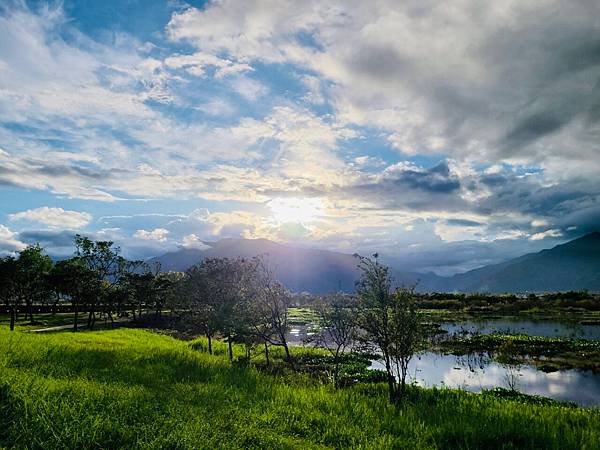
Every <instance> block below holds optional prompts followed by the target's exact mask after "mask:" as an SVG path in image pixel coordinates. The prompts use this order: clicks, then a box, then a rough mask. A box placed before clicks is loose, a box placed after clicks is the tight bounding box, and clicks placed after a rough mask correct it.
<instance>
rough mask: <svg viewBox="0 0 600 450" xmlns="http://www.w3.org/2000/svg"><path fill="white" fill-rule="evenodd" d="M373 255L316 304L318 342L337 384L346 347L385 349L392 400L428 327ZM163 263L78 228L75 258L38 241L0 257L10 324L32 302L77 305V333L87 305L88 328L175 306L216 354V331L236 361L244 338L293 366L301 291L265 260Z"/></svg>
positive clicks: (173, 314)
mask: <svg viewBox="0 0 600 450" xmlns="http://www.w3.org/2000/svg"><path fill="white" fill-rule="evenodd" d="M374 256H375V258H374V259H370V258H364V257H358V258H359V259H358V260H357V263H358V265H359V267H360V268H361V269H362V277H361V279H360V281H359V282H358V283H357V289H356V295H343V294H334V295H331V296H327V297H321V298H320V299H319V300H318V303H316V304H315V305H314V310H315V313H316V316H317V318H318V322H319V323H318V330H316V333H315V334H314V335H313V338H312V339H313V341H315V342H317V343H318V344H319V345H320V346H322V347H323V348H325V349H327V350H329V351H330V353H331V356H332V358H333V365H334V367H335V370H334V373H333V382H334V385H336V386H337V384H338V372H339V364H340V360H341V358H342V356H343V353H344V352H345V351H346V350H348V349H350V348H352V347H353V346H355V345H356V344H360V345H361V348H362V349H364V350H369V351H374V352H376V353H378V354H379V355H381V357H382V360H383V362H384V365H385V369H386V379H387V384H388V388H389V397H390V400H391V401H394V402H396V401H400V400H401V399H402V398H403V396H404V392H405V385H406V376H407V371H408V362H409V361H410V359H411V358H412V356H413V355H414V353H415V352H416V351H417V350H418V349H419V348H420V347H421V345H422V340H423V336H424V334H423V332H422V330H421V320H420V317H419V313H418V311H417V306H416V303H415V301H414V294H413V292H412V290H411V289H394V288H392V279H391V276H390V275H389V271H388V268H387V267H386V266H383V265H381V264H379V262H378V261H377V255H374ZM159 269H160V268H159V267H154V268H151V267H149V266H148V265H147V264H145V263H143V262H142V261H129V260H127V259H125V258H123V257H122V256H121V254H120V249H119V247H117V246H115V245H114V243H113V242H110V241H92V240H90V239H88V238H87V237H84V236H79V235H77V236H76V237H75V254H74V256H73V257H72V258H70V259H66V260H62V261H57V262H53V261H52V259H51V258H50V257H48V256H47V255H45V254H44V251H43V249H42V248H41V247H40V246H39V245H34V246H30V247H27V248H26V249H24V250H22V251H21V252H19V254H18V255H17V257H11V256H8V257H5V258H2V259H0V301H2V303H3V304H4V305H5V306H6V307H7V308H8V309H9V311H10V316H11V320H10V328H11V330H13V329H14V326H15V321H16V319H17V318H16V313H17V311H18V310H21V309H24V311H25V315H26V318H27V320H29V321H31V322H33V321H34V320H35V319H34V316H33V307H34V305H48V304H54V305H58V304H69V305H71V307H72V312H74V318H75V320H74V324H73V329H74V331H77V328H78V321H79V314H80V313H81V312H84V311H85V313H86V315H87V326H88V327H89V328H92V327H93V326H94V323H95V322H96V320H98V319H102V318H104V319H105V320H110V321H111V322H112V321H114V320H115V319H117V318H120V317H124V316H128V317H129V316H132V318H133V320H135V319H136V318H137V319H139V318H140V317H141V316H142V314H146V316H147V315H148V314H151V315H153V316H154V317H160V316H161V314H162V313H163V311H168V312H169V317H170V318H171V319H174V320H176V321H177V322H178V323H179V324H182V323H183V324H185V325H186V326H187V327H188V329H190V328H191V329H192V330H193V331H194V332H195V334H198V333H202V334H204V335H205V336H206V338H207V342H208V348H207V351H208V352H209V353H212V341H213V339H214V338H219V339H223V340H225V341H226V342H227V343H228V349H229V358H230V360H231V361H232V362H233V350H232V346H233V344H234V343H239V344H243V345H244V347H245V348H246V360H247V361H249V360H250V356H251V354H252V352H253V351H255V350H256V349H260V351H261V352H264V356H265V361H266V363H267V364H269V358H270V356H269V348H270V347H271V346H279V347H282V348H283V349H284V354H285V361H286V362H287V363H288V364H289V366H290V367H291V368H294V359H293V358H292V355H291V353H290V349H289V346H288V342H287V337H286V336H287V332H288V328H289V321H288V310H289V307H290V306H291V305H292V302H293V301H294V297H293V296H292V295H291V294H290V292H288V291H287V290H286V289H285V288H284V286H283V285H282V284H281V283H280V282H279V281H278V280H277V279H276V278H275V277H274V275H273V272H272V271H271V270H269V267H268V264H267V262H266V261H265V260H264V259H263V257H260V256H258V257H254V258H232V259H229V258H208V259H205V260H203V261H202V262H200V263H199V264H198V265H196V266H193V267H191V268H189V269H188V270H187V271H186V272H185V273H180V272H172V273H161V272H160V270H159Z"/></svg>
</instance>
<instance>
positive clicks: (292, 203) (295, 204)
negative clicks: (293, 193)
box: [267, 197, 323, 224]
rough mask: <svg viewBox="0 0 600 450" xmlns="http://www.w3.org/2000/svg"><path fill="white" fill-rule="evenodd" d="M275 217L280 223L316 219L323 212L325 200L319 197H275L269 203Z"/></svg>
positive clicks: (304, 221)
mask: <svg viewBox="0 0 600 450" xmlns="http://www.w3.org/2000/svg"><path fill="white" fill-rule="evenodd" d="M267 205H268V206H269V208H270V209H271V214H272V216H273V218H274V219H275V220H276V221H277V222H279V223H288V222H299V223H303V224H305V223H307V222H311V221H314V220H315V219H317V218H318V217H319V216H321V215H322V214H323V201H322V200H321V199H319V198H302V197H288V198H279V197H278V198H274V199H273V200H271V201H269V203H267Z"/></svg>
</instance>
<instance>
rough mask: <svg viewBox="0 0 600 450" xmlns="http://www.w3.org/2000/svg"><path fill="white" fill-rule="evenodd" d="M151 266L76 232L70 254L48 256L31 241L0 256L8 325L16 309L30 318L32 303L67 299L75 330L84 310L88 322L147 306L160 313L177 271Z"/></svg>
mask: <svg viewBox="0 0 600 450" xmlns="http://www.w3.org/2000/svg"><path fill="white" fill-rule="evenodd" d="M153 269H154V270H152V268H151V267H150V266H148V265H147V264H145V263H143V262H142V261H129V260H127V259H125V258H123V257H122V256H121V255H120V248H119V247H117V246H115V245H114V243H113V242H110V241H92V240H90V239H89V238H87V237H84V236H79V235H77V236H76V237H75V254H74V256H73V257H72V258H69V259H65V260H60V261H57V262H54V261H53V260H52V259H51V258H50V257H49V256H48V255H46V254H45V253H44V249H43V248H42V247H40V246H39V245H37V244H36V245H32V246H29V247H27V248H25V249H23V250H21V251H20V252H19V253H18V255H17V256H16V257H13V256H7V257H4V258H1V259H0V302H1V303H2V304H4V306H5V307H6V309H7V310H8V312H9V314H10V329H11V330H14V327H15V323H16V321H17V319H18V317H17V313H18V312H19V311H24V316H25V319H26V320H28V321H29V322H30V323H35V317H34V309H35V306H36V305H42V306H48V305H70V307H71V308H70V311H71V312H73V313H74V323H73V328H74V330H75V331H77V328H78V326H79V322H80V320H81V318H80V314H82V313H84V312H85V313H86V315H87V317H86V318H85V319H86V322H87V326H88V327H89V328H92V327H93V326H94V324H95V323H96V321H97V320H98V319H106V320H110V321H111V322H113V321H114V320H115V319H116V318H119V317H123V316H130V315H132V316H133V317H134V318H135V317H136V314H141V312H142V310H146V309H148V308H151V309H152V310H153V311H154V312H155V313H156V314H160V313H161V311H162V310H163V308H164V306H165V305H166V304H167V303H169V302H171V301H173V300H174V294H175V290H174V287H175V285H176V284H177V282H178V281H179V280H180V279H181V278H182V276H181V275H180V274H176V273H160V271H159V269H160V268H159V267H154V268H153Z"/></svg>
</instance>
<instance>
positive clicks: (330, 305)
mask: <svg viewBox="0 0 600 450" xmlns="http://www.w3.org/2000/svg"><path fill="white" fill-rule="evenodd" d="M357 306H358V305H357V302H356V299H355V298H353V297H350V296H348V295H342V294H333V295H331V296H328V297H325V298H323V299H321V300H320V301H318V302H317V303H316V304H315V306H314V310H315V312H316V315H317V318H318V320H319V326H320V330H319V332H318V333H316V335H315V336H314V337H312V338H311V339H309V341H312V342H315V343H316V344H317V345H319V346H321V347H323V348H326V349H327V350H328V351H329V353H330V354H331V356H332V357H333V366H334V369H333V385H334V386H335V387H336V388H337V387H338V386H339V373H340V360H341V356H342V354H343V353H344V352H345V351H346V350H347V349H349V348H350V347H351V346H352V345H353V344H354V342H355V341H356V338H357V335H358V321H357V313H358V308H357Z"/></svg>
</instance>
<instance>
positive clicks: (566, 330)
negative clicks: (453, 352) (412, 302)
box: [441, 320, 600, 339]
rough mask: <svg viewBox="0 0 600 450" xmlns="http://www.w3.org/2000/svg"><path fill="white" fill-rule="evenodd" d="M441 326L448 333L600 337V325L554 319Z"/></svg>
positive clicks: (461, 323) (463, 323)
mask: <svg viewBox="0 0 600 450" xmlns="http://www.w3.org/2000/svg"><path fill="white" fill-rule="evenodd" d="M441 328H442V329H443V330H446V331H447V332H448V333H460V332H463V331H464V332H467V333H480V334H491V333H502V334H528V335H529V336H543V337H568V338H581V339H600V326H599V325H579V324H569V323H561V322H554V321H533V320H515V321H511V320H482V321H471V320H465V321H460V322H454V323H453V322H447V323H442V324H441Z"/></svg>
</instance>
